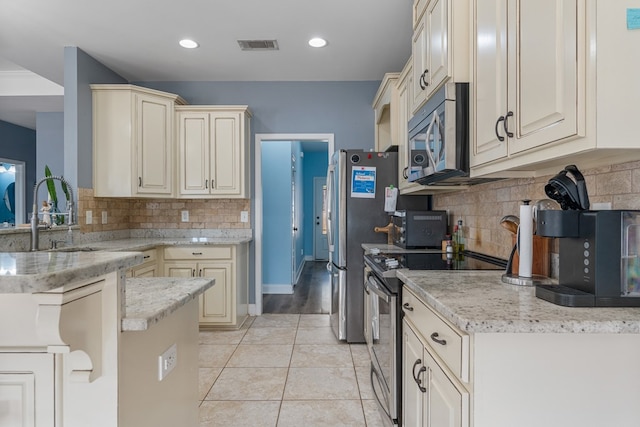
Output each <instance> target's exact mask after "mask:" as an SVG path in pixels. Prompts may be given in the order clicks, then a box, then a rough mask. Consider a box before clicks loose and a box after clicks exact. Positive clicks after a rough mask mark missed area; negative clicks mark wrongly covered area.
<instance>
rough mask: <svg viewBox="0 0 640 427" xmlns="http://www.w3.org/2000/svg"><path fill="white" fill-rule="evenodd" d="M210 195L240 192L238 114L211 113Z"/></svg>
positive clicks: (239, 124)
mask: <svg viewBox="0 0 640 427" xmlns="http://www.w3.org/2000/svg"><path fill="white" fill-rule="evenodd" d="M211 129H212V131H211V149H210V152H209V156H210V164H211V176H210V178H211V182H210V186H211V194H216V195H237V194H240V192H241V173H242V171H241V169H242V167H241V166H242V159H241V156H243V155H246V153H242V152H241V151H242V150H241V147H242V143H243V141H241V118H240V114H239V113H211Z"/></svg>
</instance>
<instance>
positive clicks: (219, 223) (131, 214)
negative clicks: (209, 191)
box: [78, 188, 251, 233]
mask: <svg viewBox="0 0 640 427" xmlns="http://www.w3.org/2000/svg"><path fill="white" fill-rule="evenodd" d="M250 207H251V201H250V200H249V199H180V200H176V199H122V198H105V197H94V196H93V189H91V188H81V189H80V190H79V196H78V222H79V223H80V225H81V231H82V232H83V233H88V232H99V231H114V230H135V229H230V228H232V229H243V228H246V229H248V228H250V227H251V224H250V223H249V222H241V221H240V212H241V211H250ZM88 210H89V211H92V216H93V221H92V224H90V225H87V221H86V220H87V216H86V212H87V211H88ZM182 211H189V221H188V222H182V221H181V213H182ZM102 212H107V223H106V224H102Z"/></svg>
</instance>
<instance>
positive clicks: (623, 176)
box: [65, 5, 639, 258]
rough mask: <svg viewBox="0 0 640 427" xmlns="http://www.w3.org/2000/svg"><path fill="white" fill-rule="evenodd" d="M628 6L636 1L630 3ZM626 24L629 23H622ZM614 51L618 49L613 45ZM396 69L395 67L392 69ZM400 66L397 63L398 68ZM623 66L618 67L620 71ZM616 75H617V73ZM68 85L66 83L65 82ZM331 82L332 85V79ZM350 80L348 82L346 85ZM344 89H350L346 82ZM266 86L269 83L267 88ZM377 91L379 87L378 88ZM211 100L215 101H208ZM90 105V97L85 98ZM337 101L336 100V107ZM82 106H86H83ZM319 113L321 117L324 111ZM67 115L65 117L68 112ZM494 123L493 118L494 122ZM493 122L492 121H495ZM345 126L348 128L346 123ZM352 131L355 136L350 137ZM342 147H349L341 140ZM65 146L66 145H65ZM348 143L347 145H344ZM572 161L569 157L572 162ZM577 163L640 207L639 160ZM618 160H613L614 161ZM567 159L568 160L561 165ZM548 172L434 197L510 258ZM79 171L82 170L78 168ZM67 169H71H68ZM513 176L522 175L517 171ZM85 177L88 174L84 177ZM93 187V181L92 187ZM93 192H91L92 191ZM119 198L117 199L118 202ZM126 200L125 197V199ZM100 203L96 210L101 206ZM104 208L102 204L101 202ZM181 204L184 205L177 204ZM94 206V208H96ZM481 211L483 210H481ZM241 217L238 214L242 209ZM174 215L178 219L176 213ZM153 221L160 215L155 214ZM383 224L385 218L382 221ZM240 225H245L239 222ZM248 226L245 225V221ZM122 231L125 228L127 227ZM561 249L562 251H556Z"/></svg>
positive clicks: (612, 199) (470, 238)
mask: <svg viewBox="0 0 640 427" xmlns="http://www.w3.org/2000/svg"><path fill="white" fill-rule="evenodd" d="M629 7H633V5H630V6H629ZM623 24H624V23H623ZM612 51H613V50H612ZM78 55H79V58H80V60H83V59H86V58H84V57H83V56H82V53H79V54H78ZM628 69H633V67H629V68H628ZM388 71H391V70H388ZM396 71H397V69H396ZM617 72H619V70H618V71H617ZM612 80H614V79H612ZM628 80H629V82H632V81H633V80H632V79H628ZM65 86H66V85H65ZM159 86H161V85H159V84H158V86H157V87H155V88H156V89H165V88H163V87H159ZM327 86H329V85H327ZM345 86H346V85H345ZM252 89H253V90H255V89H260V85H257V84H256V85H253V87H249V88H247V90H252ZM341 89H345V88H344V87H343V88H341ZM192 90H193V92H197V91H198V89H197V88H195V87H194V88H193V89H192ZM265 90H266V89H265ZM339 91H340V89H338V88H336V92H339ZM374 91H375V89H374ZM633 92H634V91H632V90H629V91H628V92H627V93H633ZM179 93H180V94H181V95H182V96H185V97H191V98H196V97H195V95H191V94H190V95H187V94H186V93H184V92H182V91H179ZM369 93H370V95H372V94H371V89H369ZM371 97H372V96H369V98H368V99H367V103H369V104H370V100H371ZM209 102H210V101H209ZM192 103H197V102H196V101H192ZM220 103H225V104H229V103H231V104H237V103H240V102H239V101H238V100H237V98H236V100H233V101H232V102H228V101H227V100H222V101H221V102H220ZM246 104H248V105H250V107H251V108H252V110H253V112H254V114H257V113H256V109H255V108H254V107H253V106H252V105H251V104H252V102H246ZM84 105H85V106H86V105H87V104H86V103H85V104H84ZM336 105H342V104H341V103H337V104H336ZM336 105H333V107H335V106H336ZM80 110H82V107H81V108H80ZM321 116H322V115H321V114H320V115H319V116H318V117H321ZM65 120H66V118H65ZM367 120H368V121H366V122H367V123H368V122H370V119H367ZM492 124H493V123H492ZM492 127H493V126H492ZM78 129H79V133H80V134H81V135H83V136H81V138H80V140H82V139H83V138H87V139H90V132H91V130H90V128H87V127H85V126H82V125H80V124H79V125H78ZM345 131H347V130H346V128H345ZM347 132H351V133H353V132H358V130H354V129H351V130H348V131H347ZM350 137H353V138H350ZM339 139H340V140H342V141H344V140H349V139H353V140H354V141H370V140H372V138H371V137H370V136H367V135H365V136H364V137H357V135H353V134H342V133H340V137H339ZM338 146H339V147H345V146H344V145H342V144H340V145H338ZM65 148H66V147H65ZM345 148H346V147H345ZM361 148H367V149H369V148H372V147H370V146H366V147H361ZM78 154H79V155H80V154H81V150H80V149H78ZM569 163H571V162H567V163H566V164H569ZM576 163H577V164H578V166H580V167H581V170H582V172H583V173H584V174H585V176H586V179H587V183H588V188H589V191H590V196H591V199H592V202H594V203H611V207H612V208H614V209H633V208H636V209H637V208H638V207H637V206H638V202H637V195H638V192H639V189H638V188H636V187H634V185H635V184H634V183H635V181H636V179H635V178H634V176H635V169H637V164H636V163H634V162H627V163H623V164H616V165H614V166H611V165H609V164H604V165H603V164H598V165H597V167H596V166H595V165H594V166H593V167H582V164H581V163H580V162H578V161H576ZM612 163H613V162H612ZM564 165H565V164H564V163H563V164H562V166H564ZM551 169H552V170H549V171H548V173H546V174H544V175H541V176H536V177H531V175H532V174H530V173H521V174H519V175H525V176H524V177H519V178H514V179H509V180H506V181H497V182H495V183H491V184H484V185H482V186H479V187H472V188H471V189H469V190H465V191H461V192H454V193H444V194H441V195H437V196H435V197H434V209H447V210H449V211H450V212H451V214H452V216H453V217H454V218H457V217H462V218H463V220H464V224H465V227H466V228H465V235H466V237H467V245H468V247H470V248H473V249H475V250H478V251H481V252H486V253H491V254H494V255H496V256H500V257H502V258H506V257H507V256H508V252H509V251H510V248H511V236H510V235H509V234H508V233H506V232H505V231H504V230H503V229H502V228H501V227H500V225H499V220H500V218H501V217H502V216H504V215H506V214H511V213H514V212H517V206H518V204H519V202H520V201H521V200H522V199H524V198H529V199H533V200H537V199H540V198H544V197H545V195H544V193H543V192H542V190H543V187H544V183H546V182H547V181H548V179H549V177H550V175H552V174H555V173H557V171H558V170H560V169H562V167H557V166H556V167H554V168H551ZM78 174H79V175H81V174H80V173H79V172H78ZM65 175H68V174H67V173H66V170H65ZM513 175H514V176H516V175H518V174H516V173H513ZM84 179H86V177H85V178H84ZM87 188H89V187H87ZM89 197H90V196H89ZM87 201H88V202H92V200H90V199H87ZM93 202H95V203H101V202H102V200H99V201H93ZM114 203H118V202H114ZM122 203H126V202H122ZM106 206H107V209H108V210H109V213H108V218H117V215H118V212H116V211H115V207H114V206H111V204H109V203H107V204H106ZM245 208H246V207H245V206H241V207H234V208H232V209H239V211H242V210H246V209H245ZM97 209H98V208H96V212H97ZM100 209H102V208H100ZM111 209H114V212H111ZM177 209H181V208H177ZM96 212H94V214H95V213H96ZM479 213H482V214H481V215H480V214H479ZM173 215H174V216H172V217H171V219H169V222H170V223H177V222H178V219H179V214H178V212H174V213H173ZM238 217H239V215H238ZM173 218H175V219H173ZM153 221H156V219H155V218H154V219H153ZM158 223H159V224H164V223H165V222H164V221H161V220H159V218H158ZM382 225H383V224H382ZM240 226H241V225H240ZM245 226H246V225H245ZM96 227H99V226H96ZM103 227H104V228H105V229H109V228H111V227H113V229H117V228H119V227H123V228H122V230H126V228H124V222H122V223H121V222H117V223H114V224H110V221H108V222H107V224H105V226H103ZM123 233H126V232H124V231H123ZM556 253H557V251H556Z"/></svg>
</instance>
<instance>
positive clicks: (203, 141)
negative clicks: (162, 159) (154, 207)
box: [176, 106, 251, 199]
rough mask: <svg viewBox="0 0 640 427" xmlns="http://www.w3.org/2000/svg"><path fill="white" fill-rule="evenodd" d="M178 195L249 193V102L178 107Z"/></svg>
mask: <svg viewBox="0 0 640 427" xmlns="http://www.w3.org/2000/svg"><path fill="white" fill-rule="evenodd" d="M176 111H177V112H176V117H177V123H178V138H177V140H178V197H182V198H212V197H220V198H242V199H246V198H249V197H250V182H251V177H250V168H249V137H250V128H249V123H250V117H251V114H250V112H249V110H248V108H247V107H246V106H197V107H196V106H184V107H177V108H176Z"/></svg>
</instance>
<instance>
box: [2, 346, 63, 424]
mask: <svg viewBox="0 0 640 427" xmlns="http://www.w3.org/2000/svg"><path fill="white" fill-rule="evenodd" d="M54 384H55V381H54V355H53V354H48V353H0V408H2V409H0V425H2V426H29V427H53V426H56V425H57V424H56V416H55V406H54V404H55V398H54V395H55V385H54Z"/></svg>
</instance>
